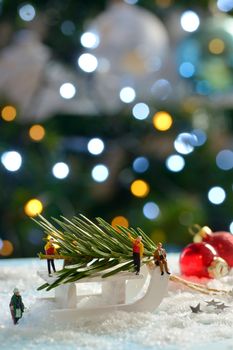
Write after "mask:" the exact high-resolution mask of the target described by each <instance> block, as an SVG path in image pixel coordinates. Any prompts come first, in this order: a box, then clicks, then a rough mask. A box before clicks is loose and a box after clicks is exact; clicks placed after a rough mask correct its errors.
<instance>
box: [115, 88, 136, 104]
mask: <svg viewBox="0 0 233 350" xmlns="http://www.w3.org/2000/svg"><path fill="white" fill-rule="evenodd" d="M119 96H120V99H121V101H122V102H124V103H131V102H133V100H134V99H135V97H136V92H135V90H134V89H133V88H132V87H130V86H126V87H124V88H122V89H121V91H120V94H119Z"/></svg>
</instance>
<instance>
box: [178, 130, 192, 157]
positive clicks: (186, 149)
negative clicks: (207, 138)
mask: <svg viewBox="0 0 233 350" xmlns="http://www.w3.org/2000/svg"><path fill="white" fill-rule="evenodd" d="M195 142H196V136H195V135H192V134H190V133H187V132H183V133H181V134H179V135H178V136H177V138H176V139H175V141H174V147H175V150H176V151H177V152H178V153H181V154H189V153H192V152H193V150H194V144H195Z"/></svg>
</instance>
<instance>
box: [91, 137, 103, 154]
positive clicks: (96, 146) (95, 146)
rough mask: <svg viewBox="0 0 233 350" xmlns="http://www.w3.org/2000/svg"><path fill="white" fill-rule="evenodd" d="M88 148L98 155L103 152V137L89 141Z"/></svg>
mask: <svg viewBox="0 0 233 350" xmlns="http://www.w3.org/2000/svg"><path fill="white" fill-rule="evenodd" d="M87 148H88V151H89V152H90V153H91V154H94V155H98V154H101V153H102V152H103V150H104V143H103V141H102V140H101V139H99V138H94V139H91V140H90V141H89V142H88V145H87Z"/></svg>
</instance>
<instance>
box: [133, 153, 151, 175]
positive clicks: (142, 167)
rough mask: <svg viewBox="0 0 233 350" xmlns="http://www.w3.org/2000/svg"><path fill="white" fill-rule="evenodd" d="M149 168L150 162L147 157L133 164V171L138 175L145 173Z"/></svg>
mask: <svg viewBox="0 0 233 350" xmlns="http://www.w3.org/2000/svg"><path fill="white" fill-rule="evenodd" d="M148 168H149V161H148V159H147V158H145V157H138V158H136V159H135V160H134V162H133V169H134V171H136V172H137V173H144V172H145V171H146V170H147V169H148Z"/></svg>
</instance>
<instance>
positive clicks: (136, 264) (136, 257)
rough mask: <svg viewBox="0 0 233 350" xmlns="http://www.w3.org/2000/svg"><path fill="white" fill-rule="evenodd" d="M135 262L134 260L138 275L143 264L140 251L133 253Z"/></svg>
mask: <svg viewBox="0 0 233 350" xmlns="http://www.w3.org/2000/svg"><path fill="white" fill-rule="evenodd" d="M133 262H134V267H135V271H136V274H137V275H138V274H139V271H140V264H141V261H140V253H133Z"/></svg>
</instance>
